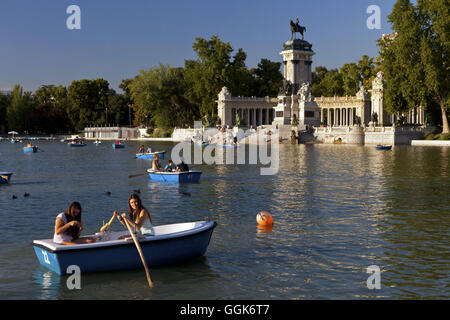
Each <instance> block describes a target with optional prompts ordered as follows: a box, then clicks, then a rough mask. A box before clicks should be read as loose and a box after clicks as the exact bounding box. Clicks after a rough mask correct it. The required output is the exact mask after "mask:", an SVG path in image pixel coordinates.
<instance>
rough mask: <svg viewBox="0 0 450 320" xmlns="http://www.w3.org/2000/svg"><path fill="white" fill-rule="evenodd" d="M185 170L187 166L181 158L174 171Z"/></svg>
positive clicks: (187, 169)
mask: <svg viewBox="0 0 450 320" xmlns="http://www.w3.org/2000/svg"><path fill="white" fill-rule="evenodd" d="M185 171H189V167H188V165H187V164H186V163H184V161H183V160H181V163H180V164H178V165H177V168H176V169H175V172H185Z"/></svg>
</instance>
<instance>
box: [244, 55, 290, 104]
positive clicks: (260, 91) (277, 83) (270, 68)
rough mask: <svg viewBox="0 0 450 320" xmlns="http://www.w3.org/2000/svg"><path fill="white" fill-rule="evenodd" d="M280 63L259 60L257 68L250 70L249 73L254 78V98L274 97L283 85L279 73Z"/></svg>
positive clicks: (281, 76)
mask: <svg viewBox="0 0 450 320" xmlns="http://www.w3.org/2000/svg"><path fill="white" fill-rule="evenodd" d="M280 68H281V62H272V61H270V60H268V59H261V61H260V62H259V63H258V67H257V68H254V69H251V70H250V73H251V74H252V76H253V78H254V84H253V87H254V88H253V92H252V94H251V96H255V97H265V96H270V97H276V96H277V95H278V91H279V89H280V87H281V86H282V84H283V75H282V74H281V72H280Z"/></svg>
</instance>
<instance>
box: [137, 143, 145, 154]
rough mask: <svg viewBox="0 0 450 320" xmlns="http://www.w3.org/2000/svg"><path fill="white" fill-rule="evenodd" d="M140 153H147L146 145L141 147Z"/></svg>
mask: <svg viewBox="0 0 450 320" xmlns="http://www.w3.org/2000/svg"><path fill="white" fill-rule="evenodd" d="M138 153H145V147H144V145H142V146H141V147H140V148H139V150H138Z"/></svg>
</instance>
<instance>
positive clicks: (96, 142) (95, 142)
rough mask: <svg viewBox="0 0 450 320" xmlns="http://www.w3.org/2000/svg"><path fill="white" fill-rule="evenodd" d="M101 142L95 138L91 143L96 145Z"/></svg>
mask: <svg viewBox="0 0 450 320" xmlns="http://www.w3.org/2000/svg"><path fill="white" fill-rule="evenodd" d="M101 143H102V142H101V141H99V140H95V141H94V142H93V144H94V145H96V146H98V145H99V144H101Z"/></svg>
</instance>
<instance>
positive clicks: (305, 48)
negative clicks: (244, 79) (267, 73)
mask: <svg viewBox="0 0 450 320" xmlns="http://www.w3.org/2000/svg"><path fill="white" fill-rule="evenodd" d="M290 24H291V33H292V36H291V39H290V40H288V41H286V42H285V43H284V44H283V51H281V53H280V54H281V55H282V56H283V76H284V81H283V87H282V88H280V92H279V94H278V104H277V106H276V107H275V118H274V121H273V124H274V125H290V124H291V123H292V120H293V116H294V114H295V115H296V118H297V121H298V125H299V126H305V125H318V124H319V123H320V117H319V109H318V107H317V105H315V103H314V99H313V97H312V95H311V85H310V83H311V80H312V77H311V65H312V56H313V55H314V54H315V53H314V51H313V50H312V45H311V44H310V43H309V42H308V41H305V40H304V31H306V28H305V27H303V26H300V25H299V22H298V18H297V20H296V23H294V22H293V21H292V20H291V21H290ZM296 33H300V34H301V35H302V39H296V37H295V34H296Z"/></svg>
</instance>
